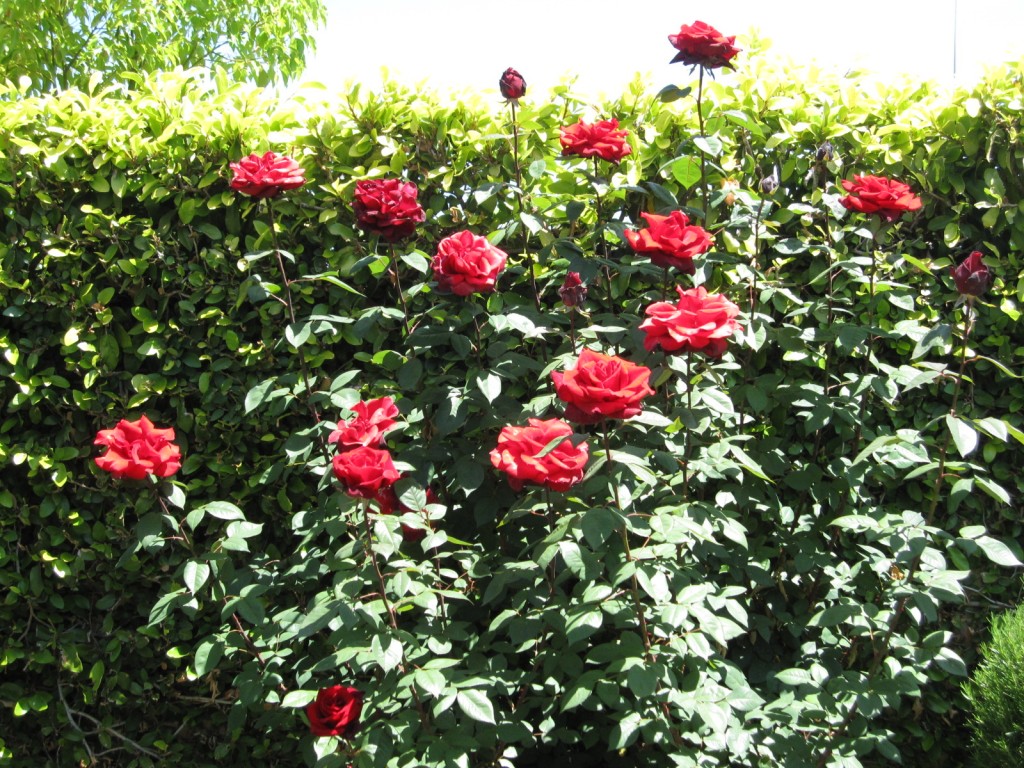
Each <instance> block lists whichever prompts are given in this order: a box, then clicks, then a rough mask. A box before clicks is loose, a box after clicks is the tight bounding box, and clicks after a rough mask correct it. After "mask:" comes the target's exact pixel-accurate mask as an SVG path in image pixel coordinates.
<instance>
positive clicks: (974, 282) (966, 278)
mask: <svg viewBox="0 0 1024 768" xmlns="http://www.w3.org/2000/svg"><path fill="white" fill-rule="evenodd" d="M949 271H950V273H951V274H952V275H953V282H954V283H955V284H956V290H957V291H958V292H959V293H960V295H961V296H981V294H983V293H984V292H985V291H987V290H988V289H989V286H990V285H992V273H991V272H989V270H988V267H986V266H985V262H984V261H983V260H982V258H981V251H973V252H972V253H971V255H970V256H968V257H967V258H966V259H964V260H963V261H962V262H960V266H958V267H950V270H949Z"/></svg>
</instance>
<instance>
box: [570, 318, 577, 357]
mask: <svg viewBox="0 0 1024 768" xmlns="http://www.w3.org/2000/svg"><path fill="white" fill-rule="evenodd" d="M569 341H570V342H572V353H573V354H574V355H575V354H576V307H571V308H570V309H569Z"/></svg>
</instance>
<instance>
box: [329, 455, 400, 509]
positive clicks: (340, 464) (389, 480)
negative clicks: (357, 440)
mask: <svg viewBox="0 0 1024 768" xmlns="http://www.w3.org/2000/svg"><path fill="white" fill-rule="evenodd" d="M331 466H332V468H333V469H334V476H335V477H336V478H338V480H340V481H341V484H342V485H343V486H344V487H345V492H346V493H348V494H349V495H350V496H358V497H359V498H363V499H372V498H374V497H375V496H376V495H377V494H378V493H379V492H380V490H381V489H382V488H386V487H388V486H390V485H393V484H394V483H395V482H396V481H397V480H398V478H399V477H400V475H399V473H398V470H397V469H395V463H394V461H393V460H392V458H391V453H390V452H389V451H387V450H383V449H379V448H367V447H366V446H359V447H358V448H353V449H352V450H350V451H345V452H344V453H339V454H338V455H337V456H335V457H334V458H333V459H332V460H331Z"/></svg>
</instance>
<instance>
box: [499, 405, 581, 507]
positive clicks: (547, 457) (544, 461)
mask: <svg viewBox="0 0 1024 768" xmlns="http://www.w3.org/2000/svg"><path fill="white" fill-rule="evenodd" d="M571 437H572V427H570V426H569V425H568V424H566V423H565V422H564V421H560V420H559V419H548V420H546V421H544V420H541V419H528V420H527V426H525V427H511V426H509V427H504V428H502V430H501V434H500V435H498V447H497V448H495V449H494V450H493V451H491V464H493V465H494V466H495V468H496V469H500V470H501V471H502V472H504V473H506V474H507V475H508V484H509V485H511V486H512V487H513V488H514V489H515V490H517V491H518V490H519V489H521V488H522V487H523V484H524V483H533V484H534V485H540V486H543V487H544V488H549V489H550V490H552V491H567V490H569V489H570V488H571V487H572V486H574V485H575V484H576V483H578V482H579V481H580V480H582V479H583V470H584V468H585V467H586V465H587V458H588V457H589V455H590V449H589V448H588V447H587V444H586V443H580V444H579V445H574V444H573V441H572V439H571ZM556 438H565V439H563V440H562V441H561V442H559V443H558V444H557V445H556V446H555V447H554V448H552V449H551V450H550V451H548V452H547V453H544V451H545V449H546V448H547V447H548V443H550V442H551V441H552V440H554V439H556ZM542 453H544V455H543V456H541V455H540V454H542Z"/></svg>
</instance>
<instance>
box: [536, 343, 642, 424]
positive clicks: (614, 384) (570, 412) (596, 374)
mask: <svg viewBox="0 0 1024 768" xmlns="http://www.w3.org/2000/svg"><path fill="white" fill-rule="evenodd" d="M650 377H651V369H650V368H647V367H645V366H643V365H637V364H636V363H631V362H630V361H629V360H624V359H622V358H621V357H616V356H614V355H603V354H601V353H600V352H594V351H593V350H591V349H584V350H583V352H581V353H580V356H579V359H578V360H577V361H576V367H575V368H570V369H568V370H566V371H553V372H552V373H551V378H552V380H553V381H554V383H555V392H556V393H557V394H558V397H559V399H561V400H562V402H564V403H565V404H566V408H565V418H566V419H568V420H569V421H573V422H576V423H577V424H597V423H598V422H601V421H603V420H605V419H629V418H631V417H633V416H636V415H637V414H638V413H640V401H641V400H643V399H644V398H645V397H647V396H648V395H653V394H654V390H653V389H651V387H650V386H649V384H648V383H647V382H648V380H649V379H650Z"/></svg>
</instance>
